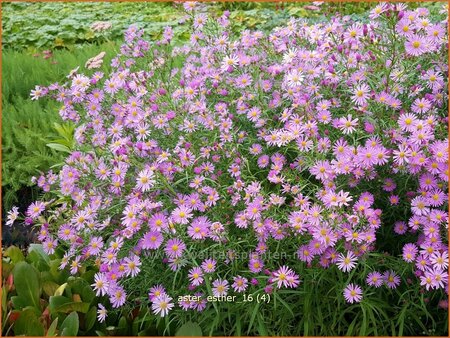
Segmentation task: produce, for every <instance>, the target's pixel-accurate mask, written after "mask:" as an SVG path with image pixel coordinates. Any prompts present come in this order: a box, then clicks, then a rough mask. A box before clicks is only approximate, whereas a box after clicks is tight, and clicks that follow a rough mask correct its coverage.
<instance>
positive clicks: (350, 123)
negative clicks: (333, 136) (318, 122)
mask: <svg viewBox="0 0 450 338" xmlns="http://www.w3.org/2000/svg"><path fill="white" fill-rule="evenodd" d="M357 126H358V118H355V119H354V118H353V116H351V115H350V114H349V115H347V117H341V118H340V119H339V125H338V127H339V129H340V130H341V131H342V132H343V133H344V134H351V133H353V132H354V131H356V128H355V127H357Z"/></svg>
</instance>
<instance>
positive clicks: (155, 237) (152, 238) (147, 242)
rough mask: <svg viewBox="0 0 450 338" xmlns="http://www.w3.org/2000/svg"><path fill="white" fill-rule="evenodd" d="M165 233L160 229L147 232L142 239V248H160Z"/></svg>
mask: <svg viewBox="0 0 450 338" xmlns="http://www.w3.org/2000/svg"><path fill="white" fill-rule="evenodd" d="M163 239H164V238H163V235H162V234H161V232H159V231H154V230H151V231H149V232H147V233H145V235H144V237H143V238H142V240H141V243H142V249H151V250H156V249H158V248H159V247H160V246H161V244H162V242H163Z"/></svg>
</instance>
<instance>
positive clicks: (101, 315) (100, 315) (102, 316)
mask: <svg viewBox="0 0 450 338" xmlns="http://www.w3.org/2000/svg"><path fill="white" fill-rule="evenodd" d="M107 315H108V310H106V308H105V306H104V305H103V304H100V303H99V304H98V310H97V319H98V321H99V322H100V323H103V322H104V321H105V320H106V317H107Z"/></svg>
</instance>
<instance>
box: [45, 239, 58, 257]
mask: <svg viewBox="0 0 450 338" xmlns="http://www.w3.org/2000/svg"><path fill="white" fill-rule="evenodd" d="M57 245H58V241H57V240H56V239H53V238H51V237H49V238H47V240H46V241H44V243H42V246H43V249H44V251H45V253H46V254H48V255H52V254H54V253H55V248H56V246H57Z"/></svg>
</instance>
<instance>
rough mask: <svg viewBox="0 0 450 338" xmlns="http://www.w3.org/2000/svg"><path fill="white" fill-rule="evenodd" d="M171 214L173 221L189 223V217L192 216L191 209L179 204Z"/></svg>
mask: <svg viewBox="0 0 450 338" xmlns="http://www.w3.org/2000/svg"><path fill="white" fill-rule="evenodd" d="M171 216H172V219H173V221H174V222H175V223H179V224H187V223H189V219H190V218H192V213H191V209H189V208H187V207H185V206H180V207H178V208H176V209H175V210H174V211H172V214H171Z"/></svg>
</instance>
